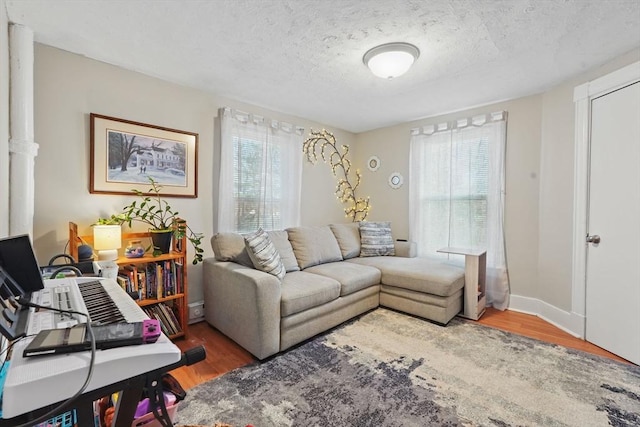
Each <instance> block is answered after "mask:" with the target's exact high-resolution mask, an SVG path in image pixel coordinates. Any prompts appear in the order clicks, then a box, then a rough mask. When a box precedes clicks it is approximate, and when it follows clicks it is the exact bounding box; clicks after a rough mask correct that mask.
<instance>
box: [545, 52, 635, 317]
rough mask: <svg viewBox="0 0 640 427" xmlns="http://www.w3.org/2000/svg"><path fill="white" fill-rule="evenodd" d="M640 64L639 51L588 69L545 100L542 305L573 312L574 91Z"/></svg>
mask: <svg viewBox="0 0 640 427" xmlns="http://www.w3.org/2000/svg"><path fill="white" fill-rule="evenodd" d="M638 60H640V48H639V49H635V50H633V51H631V52H629V53H627V54H626V55H623V56H621V57H619V58H616V59H615V60H613V61H611V62H609V63H607V64H605V65H603V66H601V67H598V68H596V69H593V70H589V71H587V72H585V73H584V74H582V75H580V76H578V77H576V78H573V79H571V80H569V81H567V82H564V83H563V84H561V85H559V86H557V87H555V88H553V89H552V90H549V91H547V92H546V93H545V94H544V96H543V117H542V147H541V165H540V177H541V183H540V236H539V243H538V245H539V265H538V271H539V285H538V287H539V290H538V296H539V298H540V299H541V300H543V301H545V302H547V303H549V304H551V305H553V306H555V307H558V308H560V309H562V310H565V311H572V309H574V310H575V309H577V307H571V297H572V295H571V266H572V242H573V227H574V224H573V186H574V164H573V162H574V146H575V141H574V135H575V111H574V103H573V90H574V88H575V87H576V86H579V85H581V84H583V83H585V82H588V81H590V80H594V79H596V78H598V77H601V76H603V75H605V74H608V73H610V72H612V71H615V70H618V69H620V68H622V67H624V66H625V65H629V64H631V63H633V62H636V61H638Z"/></svg>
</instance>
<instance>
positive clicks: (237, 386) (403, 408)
mask: <svg viewBox="0 0 640 427" xmlns="http://www.w3.org/2000/svg"><path fill="white" fill-rule="evenodd" d="M177 421H178V424H202V425H207V426H209V425H213V424H214V423H216V422H219V423H229V424H232V425H234V426H238V427H244V426H245V425H247V424H252V425H253V426H255V427H270V426H277V427H282V426H580V427H585V426H607V425H613V426H638V425H640V367H638V366H635V365H626V364H621V363H617V362H615V361H612V360H609V359H606V358H601V357H598V356H592V355H589V354H586V353H583V352H579V351H574V350H571V349H567V348H565V347H561V346H557V345H552V344H547V343H543V342H541V341H537V340H532V339H528V338H525V337H521V336H518V335H514V334H510V333H507V332H502V331H500V330H497V329H493V328H488V327H484V326H481V325H478V324H475V323H472V322H467V321H463V320H460V319H457V318H456V319H454V320H452V321H451V323H449V325H448V326H447V327H441V326H437V325H434V324H432V323H429V322H426V321H423V320H420V319H417V318H414V317H410V316H407V315H404V314H400V313H396V312H393V311H389V310H385V309H378V310H375V311H373V312H370V313H368V314H365V315H364V316H362V317H360V318H358V319H357V320H355V321H352V322H350V323H347V324H345V325H342V326H340V327H339V328H337V329H335V330H333V331H331V332H330V333H328V334H327V335H323V336H319V337H316V338H314V339H312V340H310V341H308V342H306V343H304V344H302V345H300V346H298V347H296V348H294V349H291V350H289V351H287V352H285V353H284V354H280V355H277V356H275V357H273V358H271V359H270V360H268V361H266V362H263V363H255V364H252V365H249V366H246V367H243V368H239V369H237V370H234V371H232V372H229V373H227V374H225V375H223V376H221V377H219V378H216V379H214V380H211V381H209V382H207V383H204V384H201V385H199V386H197V387H195V388H193V389H191V390H189V392H188V396H187V399H186V400H185V401H184V402H182V403H181V406H180V408H179V411H178V419H177Z"/></svg>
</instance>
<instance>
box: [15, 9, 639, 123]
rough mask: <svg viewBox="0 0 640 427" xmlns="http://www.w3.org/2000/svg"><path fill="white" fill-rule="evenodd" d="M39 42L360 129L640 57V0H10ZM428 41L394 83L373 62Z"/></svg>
mask: <svg viewBox="0 0 640 427" xmlns="http://www.w3.org/2000/svg"><path fill="white" fill-rule="evenodd" d="M6 9H7V14H8V16H9V20H10V21H11V22H16V23H21V24H24V25H26V26H28V27H30V28H31V29H32V30H33V31H34V34H35V40H36V41H37V42H39V43H43V44H46V45H51V46H54V47H57V48H60V49H64V50H67V51H70V52H74V53H78V54H81V55H85V56H87V57H90V58H94V59H97V60H100V61H104V62H107V63H110V64H114V65H117V66H120V67H123V68H127V69H130V70H134V71H139V72H141V73H144V74H148V75H151V76H156V77H159V78H162V79H165V80H168V81H171V82H176V83H180V84H183V85H186V86H191V87H194V88H198V89H201V90H205V91H209V92H211V93H214V94H217V95H220V96H224V97H227V98H231V99H236V100H239V101H243V102H247V103H250V104H253V105H258V106H261V107H266V108H269V109H272V110H275V111H279V112H283V113H287V114H292V115H296V116H299V117H304V118H308V119H311V120H314V121H318V122H321V123H325V124H326V125H329V126H335V127H338V128H342V129H345V130H349V131H352V132H362V131H365V130H370V129H375V128H379V127H384V126H390V125H393V124H397V123H401V122H406V121H410V120H414V119H418V118H422V117H428V116H432V115H436V114H440V113H444V112H450V111H456V110H461V109H465V108H468V107H472V106H476V105H482V104H487V103H492V102H496V101H500V100H505V99H513V98H518V97H521V96H526V95H530V94H534V93H540V92H542V91H544V90H546V89H548V88H549V87H552V86H553V85H556V84H558V83H560V82H562V81H564V80H566V79H568V78H570V77H571V76H574V75H576V74H579V73H581V72H583V71H585V70H588V69H590V68H593V67H595V66H598V65H600V64H603V63H605V62H607V61H609V60H611V59H613V58H615V57H617V56H619V55H621V54H624V53H627V52H629V51H630V50H632V49H634V48H637V47H640V1H639V0H368V1H367V0H183V1H180V0H156V1H152V0H137V1H124V0H112V1H105V0H29V1H26V0H7V1H6ZM391 41H404V42H409V43H412V44H415V45H416V46H417V47H418V48H419V49H420V52H421V54H420V57H419V59H418V61H417V62H416V63H415V64H414V66H413V68H412V69H411V70H409V72H408V73H407V74H405V75H404V76H402V77H399V78H397V79H394V80H383V79H380V78H378V77H375V76H373V75H372V74H371V73H370V72H369V71H368V70H367V68H366V67H365V66H364V64H363V63H362V56H363V54H364V53H365V52H366V51H367V50H368V49H370V48H371V47H373V46H376V45H378V44H382V43H387V42H391Z"/></svg>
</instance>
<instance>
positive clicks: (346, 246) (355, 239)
mask: <svg viewBox="0 0 640 427" xmlns="http://www.w3.org/2000/svg"><path fill="white" fill-rule="evenodd" d="M329 227H331V231H333V235H334V236H336V240H337V241H338V245H340V251H341V252H342V258H344V259H349V258H354V257H357V256H358V255H360V228H359V227H360V226H359V223H358V222H349V223H346V224H330V225H329Z"/></svg>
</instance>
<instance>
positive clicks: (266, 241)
mask: <svg viewBox="0 0 640 427" xmlns="http://www.w3.org/2000/svg"><path fill="white" fill-rule="evenodd" d="M243 236H244V241H245V245H246V247H247V252H249V258H251V261H253V265H254V267H255V268H256V269H258V270H262V271H264V272H265V273H269V274H273V275H274V276H276V277H277V278H278V279H280V280H282V278H283V277H284V275H285V274H286V271H285V269H284V264H282V259H280V254H279V253H278V251H277V250H276V247H275V246H274V245H273V243H272V242H271V239H270V238H269V235H268V234H267V233H266V232H265V231H264V230H263V229H262V228H259V229H258V231H256V232H253V233H249V234H245V235H243Z"/></svg>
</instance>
